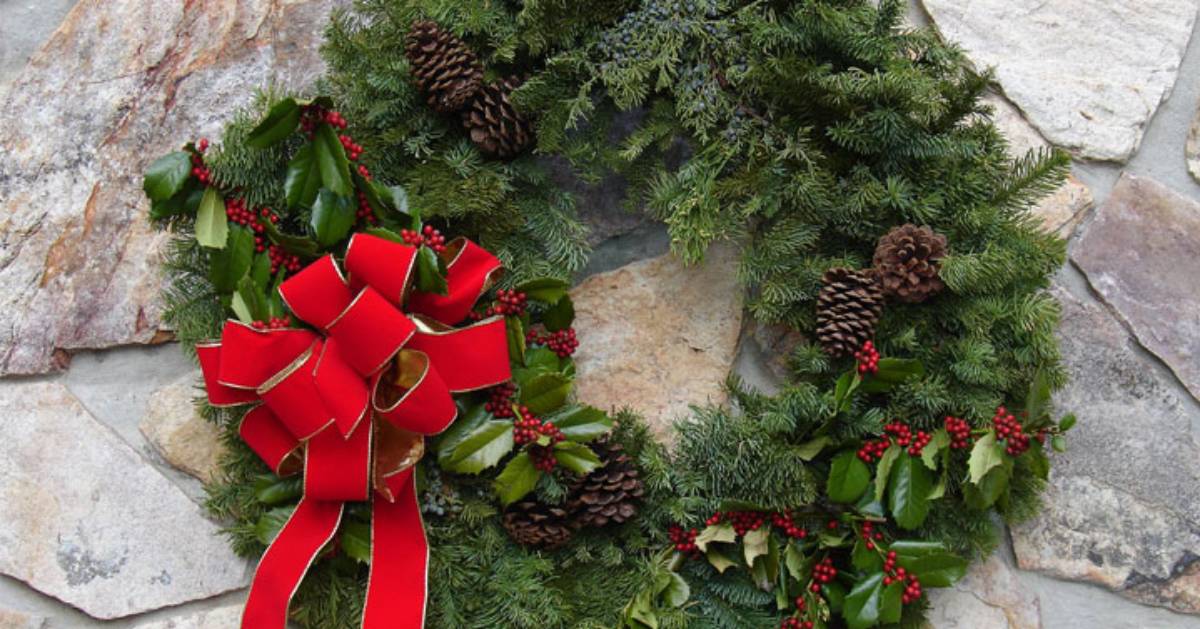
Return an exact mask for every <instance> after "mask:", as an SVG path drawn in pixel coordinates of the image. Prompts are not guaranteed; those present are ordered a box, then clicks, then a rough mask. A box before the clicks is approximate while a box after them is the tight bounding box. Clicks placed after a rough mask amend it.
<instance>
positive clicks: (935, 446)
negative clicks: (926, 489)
mask: <svg viewBox="0 0 1200 629" xmlns="http://www.w3.org/2000/svg"><path fill="white" fill-rule="evenodd" d="M949 445H950V433H948V432H946V429H945V428H939V429H937V430H936V431H934V433H933V435H932V436H931V437H930V438H929V443H927V444H925V447H924V448H923V449H922V450H921V462H922V463H924V464H925V467H927V468H929V469H931V470H936V469H937V458H938V454H940V453H941V451H942V449H943V448H946V447H948V446H949Z"/></svg>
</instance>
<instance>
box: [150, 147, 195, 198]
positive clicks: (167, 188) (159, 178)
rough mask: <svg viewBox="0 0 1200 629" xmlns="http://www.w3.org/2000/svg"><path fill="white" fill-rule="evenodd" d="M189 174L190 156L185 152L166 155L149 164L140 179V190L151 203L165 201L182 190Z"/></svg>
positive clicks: (190, 172)
mask: <svg viewBox="0 0 1200 629" xmlns="http://www.w3.org/2000/svg"><path fill="white" fill-rule="evenodd" d="M191 174H192V156H191V154H189V153H188V152H187V151H175V152H174V153H167V154H166V155H163V156H162V157H160V158H158V159H156V160H154V162H153V163H151V164H150V168H149V169H148V170H147V171H146V176H145V178H144V179H142V190H143V191H145V193H146V196H147V197H150V200H151V201H166V200H167V199H170V198H171V197H173V196H175V195H176V194H177V193H178V192H179V191H180V190H182V189H183V184H184V183H185V182H187V179H188V177H190V176H191Z"/></svg>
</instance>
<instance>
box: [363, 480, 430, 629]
mask: <svg viewBox="0 0 1200 629" xmlns="http://www.w3.org/2000/svg"><path fill="white" fill-rule="evenodd" d="M405 473H406V474H408V480H407V481H405V482H404V484H403V489H401V490H400V491H399V493H398V495H397V496H396V500H395V502H388V501H387V500H384V499H382V498H379V497H376V499H375V501H374V515H373V516H372V518H371V577H370V579H369V580H368V582H367V601H366V606H365V607H364V609H363V623H362V627H363V629H396V628H397V627H404V629H420V628H421V627H424V626H425V601H426V596H428V592H427V589H428V587H427V586H428V575H429V543H428V542H427V541H426V539H425V525H424V523H423V522H422V521H421V507H420V504H419V503H418V502H417V484H416V479H415V477H414V476H413V473H412V468H409V469H408V470H406V471H405Z"/></svg>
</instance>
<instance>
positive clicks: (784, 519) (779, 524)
mask: <svg viewBox="0 0 1200 629" xmlns="http://www.w3.org/2000/svg"><path fill="white" fill-rule="evenodd" d="M771 523H772V524H774V525H775V527H776V528H779V529H781V530H783V534H784V535H787V536H788V537H790V538H792V539H804V538H806V537H808V531H807V530H805V529H804V528H803V527H800V526H796V523H795V522H794V521H793V520H792V512H791V511H783V512H779V513H772V514H771Z"/></svg>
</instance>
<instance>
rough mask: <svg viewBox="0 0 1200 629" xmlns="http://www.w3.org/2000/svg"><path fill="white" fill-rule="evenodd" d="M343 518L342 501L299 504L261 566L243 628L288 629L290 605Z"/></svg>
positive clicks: (261, 562)
mask: <svg viewBox="0 0 1200 629" xmlns="http://www.w3.org/2000/svg"><path fill="white" fill-rule="evenodd" d="M414 500H415V498H414ZM341 519H342V503H341V502H330V501H323V500H313V499H311V498H304V499H303V500H301V501H300V504H299V505H298V506H297V507H296V511H295V512H293V513H292V517H290V518H288V521H287V524H285V525H284V527H283V530H281V531H280V532H279V536H278V537H276V538H275V541H274V542H272V543H271V546H270V547H269V548H267V552H266V554H264V555H263V558H262V561H260V562H259V563H258V569H257V570H256V571H255V573H254V581H253V583H251V585H250V596H249V598H248V599H247V600H246V609H245V610H244V611H243V612H242V629H286V627H287V621H288V604H289V603H290V602H291V600H292V596H293V595H294V594H295V593H296V588H298V587H300V582H301V581H302V580H303V579H304V575H305V573H307V572H308V568H309V566H311V565H312V562H313V560H315V559H316V557H317V553H319V552H321V548H323V547H324V546H325V544H327V543H329V541H330V540H331V539H333V536H334V535H335V534H336V533H337V528H338V523H339V522H340V521H341Z"/></svg>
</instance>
